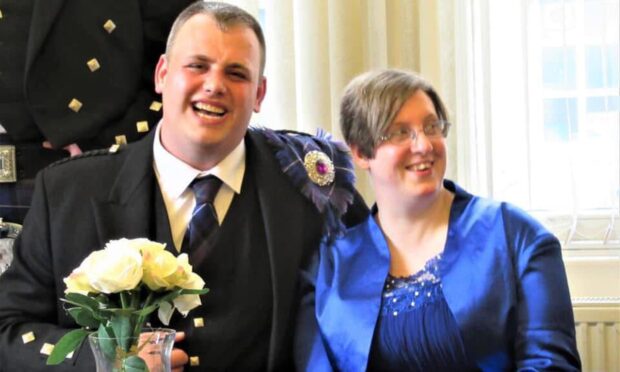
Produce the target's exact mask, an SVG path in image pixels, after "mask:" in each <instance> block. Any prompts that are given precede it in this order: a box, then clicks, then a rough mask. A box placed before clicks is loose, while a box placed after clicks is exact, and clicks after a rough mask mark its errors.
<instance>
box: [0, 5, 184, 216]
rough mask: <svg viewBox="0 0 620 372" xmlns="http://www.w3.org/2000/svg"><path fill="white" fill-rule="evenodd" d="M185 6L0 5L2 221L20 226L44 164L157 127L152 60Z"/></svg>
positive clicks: (158, 101)
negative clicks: (38, 174)
mask: <svg viewBox="0 0 620 372" xmlns="http://www.w3.org/2000/svg"><path fill="white" fill-rule="evenodd" d="M190 2H191V1H190V0H174V1H157V0H126V1H96V2H88V1H79V0H0V51H1V52H0V218H2V219H3V220H4V221H5V222H7V221H8V222H11V223H16V224H21V223H22V222H23V219H24V216H25V215H26V212H27V211H28V207H29V205H30V202H31V198H32V192H33V188H34V178H35V175H36V173H37V172H38V171H39V170H40V169H42V168H44V167H45V166H47V165H49V164H51V163H53V162H55V161H57V160H60V159H62V158H65V157H67V156H70V155H78V154H80V153H82V152H84V151H88V150H92V149H97V148H104V147H109V146H110V145H112V144H114V143H119V144H122V143H128V142H132V141H135V140H137V139H139V138H141V137H143V136H144V135H146V134H147V133H148V132H149V130H151V129H152V128H153V127H154V126H155V124H156V123H157V121H158V120H159V119H160V118H161V98H160V96H159V95H158V94H157V93H156V92H155V91H154V89H153V79H152V76H153V71H154V68H155V62H156V61H157V58H158V56H159V55H160V54H162V53H163V51H164V49H165V43H166V36H167V35H168V31H169V30H170V26H171V25H172V22H173V21H174V19H175V17H176V16H177V15H178V14H179V12H180V11H181V10H183V8H185V7H186V6H187V5H188V4H189V3H190Z"/></svg>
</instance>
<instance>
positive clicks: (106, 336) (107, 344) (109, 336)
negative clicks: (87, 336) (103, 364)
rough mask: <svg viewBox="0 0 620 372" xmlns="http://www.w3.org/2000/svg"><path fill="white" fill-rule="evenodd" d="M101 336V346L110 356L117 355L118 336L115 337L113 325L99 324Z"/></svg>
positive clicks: (98, 334) (99, 336)
mask: <svg viewBox="0 0 620 372" xmlns="http://www.w3.org/2000/svg"><path fill="white" fill-rule="evenodd" d="M97 336H98V338H99V340H98V342H99V348H100V349H101V351H103V353H104V354H105V355H106V356H107V357H108V358H114V357H115V356H116V338H115V337H114V331H113V330H112V327H105V326H104V325H103V324H102V325H100V326H99V330H98V331H97Z"/></svg>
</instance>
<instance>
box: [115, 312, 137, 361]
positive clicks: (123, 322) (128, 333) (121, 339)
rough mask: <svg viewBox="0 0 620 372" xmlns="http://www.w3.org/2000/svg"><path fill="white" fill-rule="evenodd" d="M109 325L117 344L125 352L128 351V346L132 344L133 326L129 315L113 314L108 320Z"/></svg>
mask: <svg viewBox="0 0 620 372" xmlns="http://www.w3.org/2000/svg"><path fill="white" fill-rule="evenodd" d="M110 325H111V326H112V329H113V330H114V334H115V335H116V340H117V341H118V346H120V347H121V348H122V349H123V350H125V351H126V352H129V348H130V347H131V344H132V339H131V338H132V337H133V330H134V326H133V324H132V321H131V317H130V316H126V315H121V314H119V315H115V316H113V317H112V319H111V320H110Z"/></svg>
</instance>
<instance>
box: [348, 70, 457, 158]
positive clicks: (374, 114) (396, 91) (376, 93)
mask: <svg viewBox="0 0 620 372" xmlns="http://www.w3.org/2000/svg"><path fill="white" fill-rule="evenodd" d="M418 90H422V91H423V92H424V93H426V94H427V95H428V96H429V98H430V99H431V101H432V102H433V106H434V107H435V111H436V112H437V115H438V119H441V120H448V116H447V111H446V109H445V106H444V104H443V102H442V101H441V98H440V97H439V95H438V94H437V92H436V91H435V89H434V88H433V87H432V86H431V85H430V83H428V82H427V81H426V80H424V79H423V78H422V77H420V76H419V75H417V74H415V73H413V72H410V71H405V70H397V69H387V70H377V71H371V72H367V73H364V74H362V75H359V76H357V77H356V78H354V79H353V80H352V81H351V82H350V83H349V84H348V85H347V87H346V88H345V92H344V95H343V97H342V100H341V103H340V130H341V131H342V135H343V136H344V139H345V141H346V142H347V143H348V144H349V145H355V146H356V147H357V148H358V149H359V151H360V154H361V155H363V156H364V157H366V158H368V159H372V158H374V154H375V150H376V147H377V146H378V145H379V143H380V138H381V137H382V136H383V135H385V134H386V131H387V129H388V127H389V126H390V124H391V123H392V122H393V121H394V119H395V118H396V115H398V112H399V111H400V109H401V108H402V106H403V105H404V104H405V102H406V101H407V100H408V99H409V98H410V97H411V96H412V95H413V94H415V93H416V92H417V91H418Z"/></svg>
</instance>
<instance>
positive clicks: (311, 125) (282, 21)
mask: <svg viewBox="0 0 620 372" xmlns="http://www.w3.org/2000/svg"><path fill="white" fill-rule="evenodd" d="M228 2H229V3H233V4H235V5H237V6H240V7H242V8H244V9H246V10H247V11H249V12H250V13H252V14H253V15H254V16H256V17H257V18H258V19H259V20H260V21H261V23H262V24H263V27H264V31H265V37H266V42H267V66H266V72H265V75H266V76H267V96H266V98H265V102H264V105H263V109H262V111H261V113H260V114H258V115H256V116H255V117H254V118H253V123H254V124H258V125H262V126H266V127H269V128H274V129H295V130H299V131H303V132H308V133H315V132H316V130H317V129H318V128H322V129H324V130H326V131H328V132H329V133H331V134H332V135H333V136H334V137H335V138H337V139H341V138H342V136H341V134H340V130H339V125H338V115H339V112H338V110H339V102H340V97H341V94H342V91H343V89H344V87H345V86H346V84H347V83H348V82H349V81H350V80H351V79H352V78H353V77H354V76H356V75H358V74H360V73H362V72H364V71H367V70H370V69H375V68H385V67H398V68H405V69H410V70H414V71H417V72H419V73H421V74H422V75H423V76H425V77H426V78H427V79H429V80H430V81H431V82H432V83H433V84H434V85H435V86H436V88H437V89H438V90H439V91H440V94H442V95H443V96H444V97H445V99H446V103H447V105H448V107H449V110H451V109H452V108H453V107H454V101H455V100H454V94H448V93H449V92H450V91H451V90H452V89H453V86H454V81H453V80H454V76H455V73H454V67H453V66H454V62H453V61H454V53H453V46H451V45H453V43H454V41H453V37H454V35H453V31H454V27H453V26H452V25H451V24H450V25H448V24H447V23H446V22H442V21H441V19H443V20H445V19H452V18H451V16H450V14H452V13H453V12H454V10H453V8H454V4H456V3H458V2H454V1H452V0H450V1H426V0H297V1H293V0H277V1H276V0H236V1H228ZM444 45H445V47H444ZM451 111H452V110H451ZM453 134H454V133H453ZM455 144H456V141H455V138H454V136H452V137H451V138H450V145H451V147H452V149H453V150H455ZM449 153H450V156H451V159H450V160H449V163H450V164H451V165H452V167H450V169H449V171H448V173H449V174H448V176H449V177H451V178H454V177H453V176H452V175H455V174H456V173H455V171H454V170H453V169H454V167H453V166H456V162H455V158H456V157H455V151H450V152H449ZM357 173H358V182H357V187H358V189H359V190H360V192H361V193H362V195H364V197H365V198H366V200H367V201H368V202H369V203H372V202H373V197H372V189H371V187H370V185H369V183H368V179H367V177H366V175H365V174H364V173H363V172H357Z"/></svg>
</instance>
